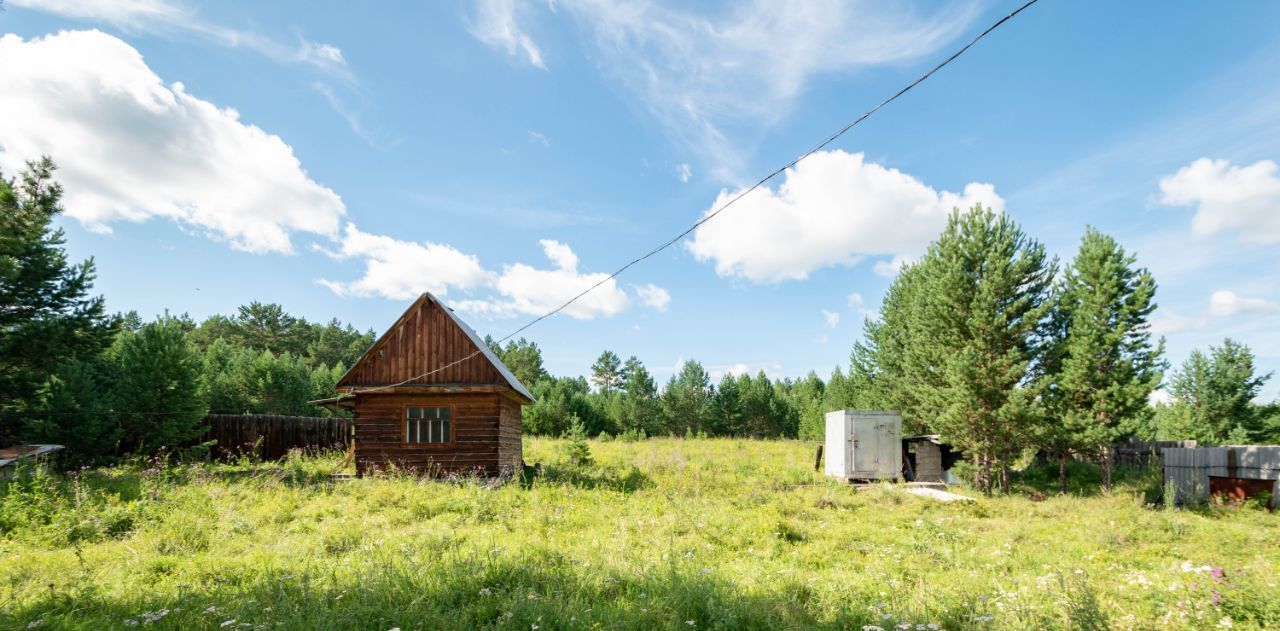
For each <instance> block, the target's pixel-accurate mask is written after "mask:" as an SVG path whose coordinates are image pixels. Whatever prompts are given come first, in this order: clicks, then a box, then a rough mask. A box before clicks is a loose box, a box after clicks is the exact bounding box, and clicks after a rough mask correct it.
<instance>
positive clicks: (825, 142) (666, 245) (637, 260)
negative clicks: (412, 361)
mask: <svg viewBox="0 0 1280 631" xmlns="http://www.w3.org/2000/svg"><path fill="white" fill-rule="evenodd" d="M1036 2H1039V0H1028V1H1027V2H1025V3H1023V4H1022V6H1019V7H1018V8H1017V9H1015V10H1014V11H1013V12H1012V13H1010V14H1009V15H1006V16H1004V17H1002V18H1000V19H999V20H996V22H995V23H994V24H992V25H991V26H988V27H987V28H986V30H984V31H982V32H981V33H978V35H977V36H975V37H974V38H973V39H971V40H969V43H967V44H965V45H964V46H962V47H961V48H960V49H959V50H957V51H956V52H954V53H952V54H951V56H950V57H947V58H946V59H944V60H943V61H942V62H941V63H939V64H938V65H936V66H934V67H933V68H931V69H930V70H929V71H928V72H926V73H924V74H922V75H920V77H919V78H918V79H916V80H915V81H912V82H911V83H909V84H907V86H906V87H904V88H902V89H901V90H898V91H897V92H895V93H894V94H893V96H891V97H889V98H887V99H885V100H883V101H881V102H879V103H878V104H876V106H875V107H873V108H871V109H869V110H867V111H866V112H863V114H862V115H861V116H859V117H857V118H855V119H853V121H852V122H850V123H849V124H847V125H845V126H844V127H841V128H840V129H837V130H836V131H834V132H832V133H831V134H830V135H828V136H827V137H825V138H823V139H822V140H821V141H819V142H818V143H817V144H815V145H814V146H812V147H810V148H809V149H808V150H807V151H805V152H804V153H802V154H800V155H799V156H796V157H795V158H793V159H792V160H791V161H790V162H787V163H786V164H784V165H782V166H780V167H778V168H777V169H774V170H773V171H771V172H770V173H769V174H768V175H766V176H764V177H763V178H761V179H760V180H759V181H758V182H756V183H755V184H752V185H751V186H750V187H749V188H747V189H745V190H743V191H741V192H739V193H738V194H737V195H734V196H733V197H732V198H730V199H729V201H727V202H725V203H723V204H721V205H720V207H718V208H716V209H715V210H713V211H711V212H709V213H707V214H706V215H705V216H704V217H702V218H701V219H699V220H698V221H695V222H694V223H693V225H691V226H689V227H688V228H685V229H684V231H683V232H681V233H680V234H677V235H676V236H674V237H671V238H670V239H668V240H666V241H664V242H663V243H662V244H661V245H659V246H657V247H655V248H653V249H652V250H649V251H648V252H646V253H644V254H643V255H641V256H638V257H636V258H634V259H632V260H631V261H629V262H628V263H627V264H626V265H623V266H622V267H619V268H618V269H617V270H615V271H614V272H613V273H612V274H609V275H608V276H606V277H604V278H602V279H600V280H599V281H598V282H596V283H595V284H593V285H591V286H590V287H587V288H586V289H584V290H582V291H581V292H579V293H578V294H577V295H575V296H574V297H572V298H570V299H568V300H566V301H565V302H564V304H562V305H560V306H559V307H556V308H555V309H552V310H551V311H548V312H546V313H544V314H542V315H540V316H538V317H536V318H534V319H532V320H530V321H529V322H527V323H525V324H524V326H521V327H520V328H518V329H516V330H514V331H512V332H511V333H508V334H507V335H506V336H505V337H503V338H502V339H500V340H498V342H497V343H499V344H501V343H502V342H505V341H507V340H509V339H511V338H513V337H515V336H517V335H519V334H521V333H523V332H524V331H525V330H526V329H528V328H529V327H532V326H533V325H535V324H537V323H539V322H542V321H543V320H546V319H547V318H550V317H551V316H553V315H555V314H557V313H560V312H561V311H564V310H565V309H566V308H568V307H569V305H572V304H573V303H575V302H577V301H578V300H579V299H581V298H582V297H583V296H585V295H587V294H589V293H591V292H592V291H595V290H596V289H598V288H599V287H600V286H601V285H603V284H605V283H607V282H609V281H611V280H613V279H615V278H617V277H618V276H619V275H621V274H622V273H623V272H625V271H627V270H628V269H631V268H632V267H633V266H635V265H636V264H638V263H640V262H642V261H644V260H646V259H648V258H649V257H651V256H653V255H655V254H657V253H659V252H661V251H663V250H665V249H667V248H669V247H671V246H672V245H675V244H676V243H677V242H678V241H680V240H681V239H683V238H685V237H687V236H689V233H691V232H693V231H694V230H697V229H698V228H699V227H701V226H702V224H705V223H707V222H708V221H711V220H712V219H715V218H716V217H718V216H719V215H720V213H722V212H724V211H725V210H727V209H728V208H729V207H731V206H733V205H734V204H736V203H737V202H738V200H740V199H742V198H743V197H746V196H747V195H748V194H750V193H751V192H752V191H755V190H756V189H758V188H760V187H761V186H764V185H765V184H767V183H768V182H769V181H770V180H772V179H773V178H775V177H777V176H778V175H779V174H780V173H783V172H785V171H786V170H787V169H790V168H791V167H794V166H795V165H797V164H799V163H800V161H802V160H804V159H805V158H807V157H809V156H811V155H813V154H815V153H817V152H819V151H821V150H822V149H823V148H825V147H826V146H827V145H829V144H831V143H832V142H835V140H836V139H837V138H839V137H841V136H843V135H844V134H845V133H846V132H848V131H849V130H850V129H853V128H854V127H855V126H857V125H858V124H859V123H861V122H862V121H864V120H866V119H867V118H869V117H870V116H871V115H872V114H875V113H876V112H878V111H879V110H880V108H882V107H884V106H886V105H888V104H890V103H892V102H894V101H896V100H898V97H900V96H902V95H904V94H906V93H907V92H910V91H911V89H912V88H914V87H916V86H918V85H920V84H921V83H924V82H925V80H927V79H928V78H929V77H932V76H933V75H934V73H936V72H938V71H939V70H942V69H943V68H945V67H946V66H947V64H949V63H951V62H953V61H955V60H956V59H957V58H958V57H960V55H963V54H964V53H965V51H967V50H969V48H971V47H972V46H973V45H974V44H977V43H978V42H980V41H982V39H983V38H984V37H986V36H987V35H989V34H991V32H992V31H994V30H996V29H997V28H1000V26H1001V25H1003V24H1004V23H1005V22H1008V21H1009V20H1012V19H1013V18H1014V17H1015V16H1017V15H1018V14H1019V13H1022V12H1023V11H1025V10H1026V9H1027V8H1028V7H1030V6H1031V5H1033V4H1035V3H1036ZM481 352H482V351H480V350H476V352H474V353H471V354H470V355H467V356H466V357H463V358H462V359H459V360H456V361H453V362H450V363H448V364H445V365H444V366H441V367H439V368H436V369H433V370H430V371H427V372H425V373H422V374H421V375H418V376H416V377H413V378H411V379H405V380H404V381H401V382H399V383H394V384H390V385H385V386H376V387H372V388H362V389H360V390H359V391H358V392H372V391H376V390H386V389H390V388H395V387H398V386H402V385H405V384H407V383H409V382H412V381H418V380H419V379H423V378H425V377H429V376H431V375H433V374H435V373H437V372H440V371H442V370H445V369H448V368H451V367H453V366H456V365H458V364H461V363H462V362H465V361H468V360H470V359H472V358H474V357H476V356H477V355H480V354H481Z"/></svg>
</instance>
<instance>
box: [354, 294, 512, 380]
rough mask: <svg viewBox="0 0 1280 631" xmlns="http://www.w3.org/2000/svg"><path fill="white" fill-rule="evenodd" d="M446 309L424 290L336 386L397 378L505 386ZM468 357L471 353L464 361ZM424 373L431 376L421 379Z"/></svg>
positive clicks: (497, 373)
mask: <svg viewBox="0 0 1280 631" xmlns="http://www.w3.org/2000/svg"><path fill="white" fill-rule="evenodd" d="M445 308H446V307H444V306H443V305H441V304H440V303H439V302H437V301H436V300H434V299H433V297H432V296H430V295H429V294H423V296H422V297H421V298H419V299H418V300H417V301H416V302H414V303H413V305H411V306H410V307H409V309H408V310H407V311H405V312H404V315H402V316H400V319H399V320H396V323H395V324H393V325H392V326H391V328H390V329H388V330H387V332H386V333H384V334H383V335H382V337H381V338H379V339H378V341H377V342H375V343H374V345H373V346H372V347H371V348H370V349H369V351H368V352H367V353H365V355H364V357H361V358H360V360H359V361H357V362H356V364H355V365H354V366H352V367H351V370H348V371H347V374H345V375H343V376H342V379H340V380H339V381H338V388H340V389H341V388H360V387H369V386H386V385H392V384H400V383H401V382H406V383H404V385H405V386H413V385H426V386H431V385H500V386H507V385H508V384H507V381H506V379H504V378H503V376H502V374H501V373H500V372H499V371H498V369H497V368H496V367H495V366H494V365H493V364H492V363H490V361H489V359H488V358H487V357H486V356H485V354H484V353H479V352H477V351H479V350H480V349H478V348H477V347H476V344H475V343H474V342H472V340H471V337H470V336H469V335H468V334H467V332H466V331H463V330H462V327H461V326H459V324H458V323H457V322H456V321H454V319H453V317H451V316H450V315H449V314H447V313H445V311H444V310H445ZM473 354H474V355H473ZM469 355H473V356H472V357H470V359H464V358H466V357H468V356H469ZM438 369H439V370H438ZM437 370H438V372H433V371H437ZM426 373H432V374H429V375H427V376H426V377H421V375H423V374H426Z"/></svg>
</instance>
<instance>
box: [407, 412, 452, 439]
mask: <svg viewBox="0 0 1280 631" xmlns="http://www.w3.org/2000/svg"><path fill="white" fill-rule="evenodd" d="M452 412H453V411H452V410H451V409H450V408H427V407H407V408H405V409H404V442H406V443H409V444H425V445H430V444H435V445H440V444H447V443H450V442H453V414H452Z"/></svg>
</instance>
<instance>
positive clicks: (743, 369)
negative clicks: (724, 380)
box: [724, 364, 751, 377]
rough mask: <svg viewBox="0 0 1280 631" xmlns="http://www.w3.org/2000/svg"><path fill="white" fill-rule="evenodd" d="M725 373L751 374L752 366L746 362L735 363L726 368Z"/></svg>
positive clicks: (735, 374)
mask: <svg viewBox="0 0 1280 631" xmlns="http://www.w3.org/2000/svg"><path fill="white" fill-rule="evenodd" d="M724 374H726V375H733V376H734V377H739V376H741V375H749V374H751V367H750V366H748V365H746V364H734V365H732V366H730V367H728V368H725V369H724Z"/></svg>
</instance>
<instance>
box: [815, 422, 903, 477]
mask: <svg viewBox="0 0 1280 631" xmlns="http://www.w3.org/2000/svg"><path fill="white" fill-rule="evenodd" d="M823 457H824V458H825V459H826V463H827V464H826V473H827V475H830V476H834V477H837V478H845V479H848V480H887V479H897V478H900V477H902V415H901V414H899V413H897V412H891V411H865V410H837V411H835V412H827V442H826V445H825V446H824V447H823Z"/></svg>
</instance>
